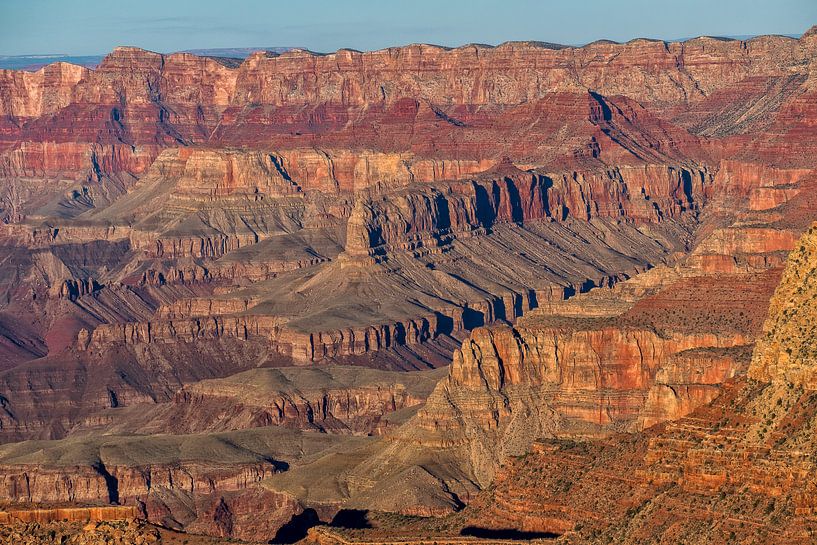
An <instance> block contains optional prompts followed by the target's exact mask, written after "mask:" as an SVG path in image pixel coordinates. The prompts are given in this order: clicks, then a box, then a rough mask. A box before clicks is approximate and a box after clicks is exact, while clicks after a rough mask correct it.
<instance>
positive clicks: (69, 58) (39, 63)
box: [0, 47, 293, 70]
mask: <svg viewBox="0 0 817 545" xmlns="http://www.w3.org/2000/svg"><path fill="white" fill-rule="evenodd" d="M290 49H293V48H292V47H224V48H212V49H187V50H185V51H183V52H184V53H192V54H194V55H202V56H207V57H231V58H236V59H244V58H246V57H247V56H248V55H249V54H250V53H252V52H253V51H272V52H273V53H283V52H284V51H289V50H290ZM103 57H104V55H84V56H83V55H0V68H4V69H12V70H38V69H39V68H42V67H43V66H45V65H46V64H51V63H54V62H70V63H72V64H79V65H82V66H87V67H89V68H93V67H95V66H96V65H98V64H99V63H100V61H102V59H103Z"/></svg>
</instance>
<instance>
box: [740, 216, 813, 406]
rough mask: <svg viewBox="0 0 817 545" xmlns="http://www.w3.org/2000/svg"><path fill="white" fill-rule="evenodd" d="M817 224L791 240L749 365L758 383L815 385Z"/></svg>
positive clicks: (811, 387)
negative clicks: (799, 236)
mask: <svg viewBox="0 0 817 545" xmlns="http://www.w3.org/2000/svg"><path fill="white" fill-rule="evenodd" d="M815 297H817V224H814V225H812V226H811V227H810V228H809V229H808V231H806V233H805V234H804V235H803V236H802V237H801V238H800V241H799V242H798V243H796V244H795V247H794V249H793V250H792V252H791V253H790V254H789V258H788V261H787V263H786V269H785V271H784V273H783V278H782V279H781V281H780V285H779V286H778V288H777V291H775V293H774V296H773V297H772V300H771V303H770V305H769V317H768V318H767V319H766V322H765V323H764V325H763V335H762V336H761V337H760V339H758V341H757V345H756V347H755V351H754V355H753V357H752V364H751V366H750V367H749V377H751V378H753V379H755V380H759V381H762V382H772V383H775V384H779V385H783V384H792V385H795V386H799V387H803V388H807V389H809V390H814V389H817V344H815V343H817V316H815V310H814V305H813V302H814V298H815Z"/></svg>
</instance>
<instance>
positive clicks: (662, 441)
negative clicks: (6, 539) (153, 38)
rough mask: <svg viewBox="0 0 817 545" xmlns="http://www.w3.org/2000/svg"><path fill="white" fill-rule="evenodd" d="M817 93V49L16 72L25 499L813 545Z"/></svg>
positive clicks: (5, 368) (16, 482) (14, 197)
mask: <svg viewBox="0 0 817 545" xmlns="http://www.w3.org/2000/svg"><path fill="white" fill-rule="evenodd" d="M815 63H817V29H812V30H809V31H808V32H806V33H805V34H803V36H802V37H800V38H799V39H795V38H788V37H781V36H760V37H756V38H752V39H750V40H746V41H741V40H729V39H719V38H708V37H701V38H695V39H691V40H687V41H683V42H663V41H656V40H645V39H639V40H633V41H631V42H627V43H624V44H619V43H614V42H608V41H599V42H594V43H591V44H588V45H585V46H582V47H567V46H557V45H554V44H545V43H539V42H509V43H504V44H501V45H499V46H496V47H491V46H482V45H467V46H462V47H458V48H453V49H449V48H442V47H437V46H431V45H422V44H421V45H410V46H404V47H392V48H388V49H384V50H379V51H370V52H358V51H352V50H339V51H337V52H335V53H329V54H318V53H313V52H310V51H306V50H299V49H294V50H289V51H283V52H264V51H259V52H256V53H253V54H252V55H250V56H249V57H247V58H246V59H244V60H240V59H228V58H219V57H207V56H197V55H193V54H189V53H175V54H170V55H162V54H158V53H152V52H149V51H145V50H141V49H137V48H132V47H119V48H116V49H115V50H114V51H113V52H111V53H110V54H109V55H107V56H106V57H105V58H104V59H103V60H102V62H101V63H100V64H99V65H98V66H97V67H96V68H93V69H91V68H86V67H80V66H74V65H70V64H66V63H56V64H52V65H48V66H45V67H43V68H40V69H39V70H37V71H16V70H0V409H1V410H0V502H2V503H3V505H9V506H11V507H9V509H11V508H12V507H14V509H18V508H19V509H24V508H28V507H37V508H46V509H48V508H53V509H58V508H59V509H63V508H65V509H69V508H76V509H86V508H87V509H97V508H100V509H101V508H103V507H104V506H109V505H112V504H113V505H120V504H121V505H123V506H126V507H127V508H132V509H133V510H134V512H135V513H136V516H137V517H138V518H140V519H144V520H146V521H148V522H150V523H152V524H156V525H158V526H159V527H161V528H162V532H164V531H174V532H187V533H189V534H191V535H192V534H206V535H208V536H212V537H213V539H215V538H235V539H242V540H248V541H265V542H269V541H270V540H274V541H286V542H294V541H296V540H297V539H313V540H318V541H319V542H326V543H331V542H333V541H332V540H340V541H337V542H349V541H348V539H352V538H349V537H348V536H349V535H351V534H348V532H347V533H345V534H344V531H345V530H337V533H333V532H335V530H329V529H326V531H325V532H324V531H323V530H316V531H312V532H310V533H307V531H306V527H309V526H315V525H317V524H319V523H326V524H329V525H330V526H329V528H341V527H343V522H342V521H343V520H344V516H347V515H348V514H349V513H362V514H364V515H365V516H367V517H369V520H370V521H372V524H371V525H370V526H371V529H367V530H366V531H364V532H362V534H361V535H362V537H361V536H357V537H360V538H361V539H364V541H365V539H369V538H371V540H374V541H373V542H376V541H377V540H378V539H380V540H384V539H386V538H387V537H388V538H389V539H391V538H394V539H398V538H399V537H400V536H406V535H412V533H414V534H418V533H423V534H424V535H425V534H428V535H429V536H432V537H434V539H437V538H439V539H438V541H440V542H443V541H445V539H454V540H456V539H460V538H462V539H466V538H465V537H464V536H467V535H470V534H467V533H464V534H463V533H462V532H465V531H466V530H467V529H468V528H476V527H479V528H481V529H482V530H483V531H489V530H491V531H500V530H508V529H515V530H516V531H519V532H532V533H538V534H537V535H541V536H549V537H550V538H553V539H557V538H558V540H561V542H565V543H596V542H599V543H606V542H616V543H619V542H620V543H630V542H631V543H638V542H643V540H645V539H650V538H653V537H656V538H661V539H667V540H671V539H675V540H676V541H678V540H681V541H682V542H688V543H697V542H701V543H703V542H707V543H711V542H715V543H720V542H726V541H727V540H728V539H730V538H729V537H728V536H729V535H736V536H738V537H741V536H743V537H747V538H748V537H750V535H751V534H750V533H749V532H754V531H760V532H765V533H764V534H763V535H765V536H768V538H769V539H778V540H783V541H786V542H792V543H797V542H803V543H806V542H807V537H806V536H808V535H811V534H810V533H809V532H811V531H812V522H813V521H812V520H811V518H810V517H811V515H812V514H813V513H812V511H813V508H812V505H811V503H812V502H811V500H810V499H809V498H810V496H809V494H810V491H811V489H810V488H809V487H810V486H812V484H810V483H811V481H810V480H809V479H807V478H806V476H807V475H809V474H810V473H809V472H810V470H811V467H810V465H809V464H810V463H811V462H810V457H811V456H812V455H813V453H814V448H813V445H812V444H811V440H810V438H809V437H810V436H809V433H810V432H809V430H810V425H811V424H810V423H811V421H812V420H813V417H814V414H815V412H814V411H815V406H814V403H813V401H814V400H812V399H811V397H812V396H811V394H810V393H809V392H810V389H811V387H812V386H813V384H814V382H815V377H814V372H813V369H812V367H813V365H812V364H813V361H814V358H813V354H812V350H811V349H812V348H813V347H812V346H811V339H812V338H813V337H814V335H813V320H811V319H810V314H809V313H810V310H809V307H808V304H809V303H808V301H810V299H811V296H812V295H813V293H812V292H813V291H814V286H813V285H812V284H813V272H814V270H813V269H814V264H815V258H814V252H815V243H814V240H815V237H814V233H815V228H814V227H813V226H812V222H813V221H814V219H815V213H816V212H817V197H815V195H817V193H815V189H817V163H815V161H814V159H813V158H814V157H817V153H815V151H817V150H815V149H813V146H814V144H813V142H815V141H817V139H815V137H817V86H815V82H817V79H815V77H816V76H815V75H816V74H817V68H816V67H817V64H815ZM625 497H626V498H628V500H627V501H624V502H621V501H617V500H618V499H619V498H625ZM769 506H771V507H769ZM511 514H512V516H511ZM333 521H334V522H333ZM25 522H27V523H28V522H30V521H25ZM139 524H141V523H139ZM508 525H510V526H508ZM511 527H512V528H511ZM140 528H141V527H140ZM145 528H153V527H152V526H150V527H145ZM302 530H303V531H302ZM133 531H136V530H133ZM139 531H142V530H141V529H140V530H139ZM146 531H147V530H146ZM157 532H158V530H157ZM148 533H149V534H150V535H153V530H150V531H148ZM347 534H348V535H347ZM460 534H462V535H460ZM156 535H159V534H156ZM162 535H164V534H162ZM180 535H187V534H180ZM343 536H346V537H343ZM367 536H368V537H367ZM395 536H396V537H395ZM435 536H436V537H435ZM160 538H161V536H159V537H157V538H156V539H160ZM443 538H445V539H443ZM202 539H204V538H202ZM696 539H697V540H698V541H695V540H696ZM343 540H347V541H343ZM605 540H606V541H605ZM798 540H799V541H798Z"/></svg>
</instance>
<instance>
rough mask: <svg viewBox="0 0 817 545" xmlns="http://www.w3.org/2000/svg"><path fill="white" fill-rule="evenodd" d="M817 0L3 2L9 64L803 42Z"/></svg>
mask: <svg viewBox="0 0 817 545" xmlns="http://www.w3.org/2000/svg"><path fill="white" fill-rule="evenodd" d="M813 24H817V0H776V1H775V0H768V1H759V0H685V1H678V0H674V1H664V0H619V1H605V0H560V1H556V0H552V1H545V0H541V1H533V0H468V1H466V0H462V1H459V0H448V1H446V0H436V1H432V0H408V1H399V0H393V1H387V0H382V1H375V0H336V1H330V0H286V1H278V0H269V1H261V0H219V1H209V0H197V1H194V0H0V55H27V54H50V53H65V54H71V55H93V54H99V53H106V52H108V51H110V50H111V49H112V48H113V47H115V46H117V45H134V46H139V47H143V48H145V49H151V50H154V51H161V52H168V51H178V50H182V49H193V48H218V47H269V46H298V47H306V48H308V49H312V50H314V51H322V52H325V51H334V50H336V49H338V48H340V47H350V48H354V49H361V50H370V49H379V48H382V47H387V46H391V45H401V44H406V43H413V42H427V43H436V44H440V45H448V46H456V45H462V44H465V43H470V42H480V43H488V44H497V43H501V42H504V41H508V40H541V41H550V42H558V43H565V44H575V45H578V44H583V43H587V42H590V41H593V40H596V39H600V38H607V39H612V40H617V41H626V40H629V39H632V38H636V37H648V38H660V39H674V38H686V37H692V36H699V35H704V34H706V35H720V36H723V35H754V34H800V33H802V32H804V31H805V30H806V29H808V28H809V27H810V26H811V25H813Z"/></svg>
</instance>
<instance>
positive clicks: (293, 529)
mask: <svg viewBox="0 0 817 545" xmlns="http://www.w3.org/2000/svg"><path fill="white" fill-rule="evenodd" d="M318 524H320V519H319V518H318V513H317V512H316V511H315V510H314V509H311V508H310V509H306V510H304V511H303V512H302V513H299V514H297V515H294V516H293V517H292V518H291V519H290V520H289V522H287V523H286V524H284V525H283V526H281V528H280V529H279V530H278V532H276V534H275V537H274V538H272V541H270V543H297V542H298V541H301V540H302V539H304V538H306V534H307V532H308V531H309V529H310V528H312V527H313V526H316V525H318Z"/></svg>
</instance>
